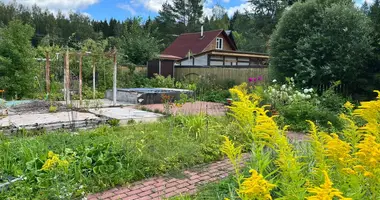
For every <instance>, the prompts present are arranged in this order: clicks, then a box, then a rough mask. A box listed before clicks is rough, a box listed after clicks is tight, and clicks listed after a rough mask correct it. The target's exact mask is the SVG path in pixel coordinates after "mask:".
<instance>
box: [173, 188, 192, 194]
mask: <svg viewBox="0 0 380 200" xmlns="http://www.w3.org/2000/svg"><path fill="white" fill-rule="evenodd" d="M189 191H190V190H189V189H188V188H181V189H178V190H176V192H177V194H184V193H187V192H189Z"/></svg>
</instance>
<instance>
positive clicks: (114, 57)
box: [112, 47, 117, 106]
mask: <svg viewBox="0 0 380 200" xmlns="http://www.w3.org/2000/svg"><path fill="white" fill-rule="evenodd" d="M113 64H114V65H113V96H112V100H113V105H114V106H116V103H117V94H116V90H117V89H116V85H117V84H116V81H117V50H116V47H115V48H114V53H113Z"/></svg>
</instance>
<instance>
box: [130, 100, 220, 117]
mask: <svg viewBox="0 0 380 200" xmlns="http://www.w3.org/2000/svg"><path fill="white" fill-rule="evenodd" d="M139 107H140V108H141V107H145V108H146V109H148V110H151V111H154V110H159V111H160V112H163V111H164V105H163V104H149V105H142V106H137V108H139ZM226 111H227V108H226V106H225V105H223V104H222V103H214V102H204V101H196V102H193V103H191V102H188V103H185V104H184V105H183V106H182V107H180V108H178V107H176V106H173V107H172V109H171V113H173V114H177V113H181V114H185V115H194V114H198V113H200V112H203V113H207V114H208V115H212V116H223V115H225V113H226Z"/></svg>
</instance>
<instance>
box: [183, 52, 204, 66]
mask: <svg viewBox="0 0 380 200" xmlns="http://www.w3.org/2000/svg"><path fill="white" fill-rule="evenodd" d="M193 59H195V60H194V61H193ZM193 63H194V65H195V66H206V65H207V54H205V55H201V56H197V57H195V58H191V59H185V60H183V61H181V65H193Z"/></svg>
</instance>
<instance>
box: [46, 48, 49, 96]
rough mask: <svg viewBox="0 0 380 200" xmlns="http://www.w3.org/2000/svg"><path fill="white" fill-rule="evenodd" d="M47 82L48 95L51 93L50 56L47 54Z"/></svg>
mask: <svg viewBox="0 0 380 200" xmlns="http://www.w3.org/2000/svg"><path fill="white" fill-rule="evenodd" d="M45 80H46V93H48V94H49V93H50V55H49V52H46V68H45Z"/></svg>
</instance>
